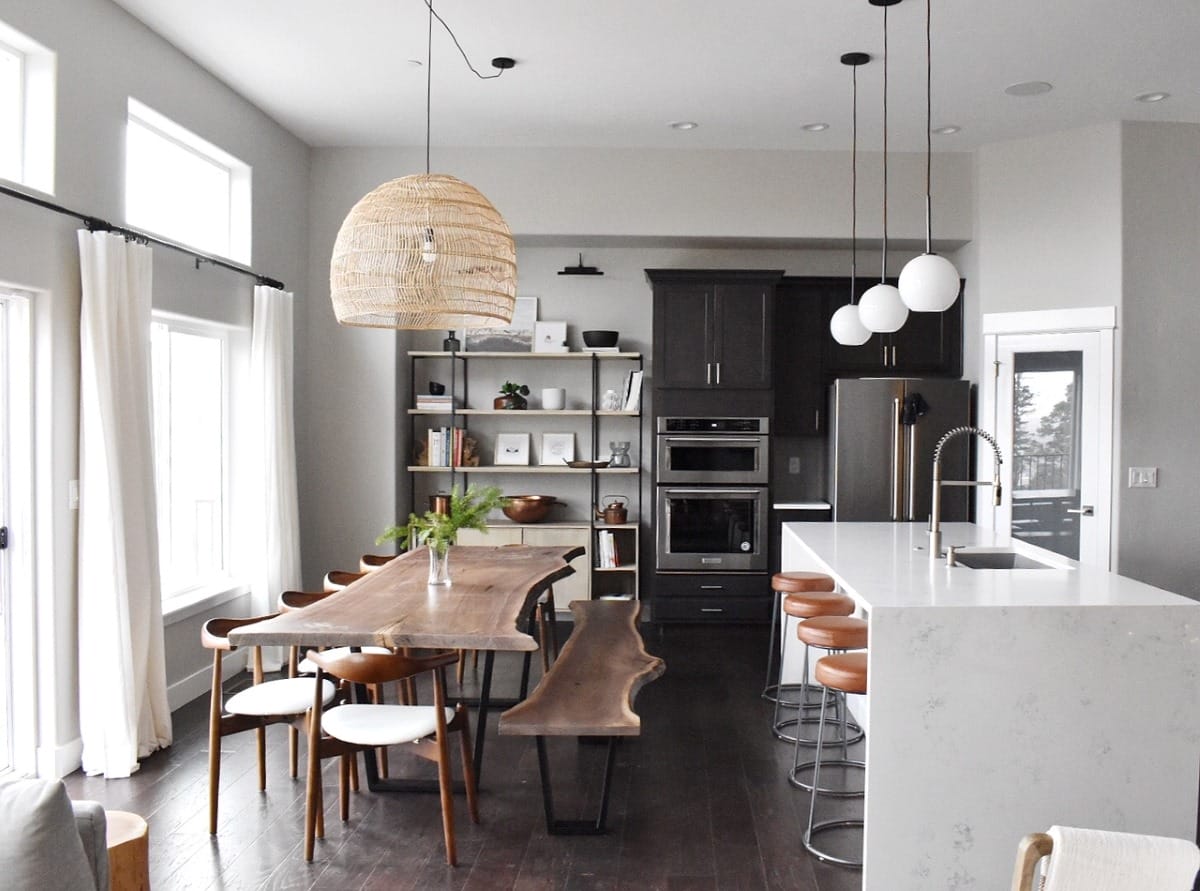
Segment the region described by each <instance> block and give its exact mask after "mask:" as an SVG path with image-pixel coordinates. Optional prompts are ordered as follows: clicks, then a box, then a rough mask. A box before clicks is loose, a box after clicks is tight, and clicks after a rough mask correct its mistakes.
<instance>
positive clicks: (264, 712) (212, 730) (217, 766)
mask: <svg viewBox="0 0 1200 891" xmlns="http://www.w3.org/2000/svg"><path fill="white" fill-rule="evenodd" d="M275 615H276V614H272V615H269V616H256V617H253V618H240V619H227V618H217V619H209V620H208V621H207V622H205V623H204V626H203V627H202V628H201V629H200V643H201V644H203V645H204V647H205V648H207V649H210V650H212V652H213V668H212V692H211V694H210V700H209V713H208V831H209V832H210V833H211V834H213V835H215V834H216V832H217V798H218V792H219V790H220V786H221V738H222V737H225V736H229V735H231V734H234V733H241V732H242V731H243V730H254V731H257V734H258V788H259V790H260V791H265V790H266V788H267V753H266V748H267V726H268V725H270V724H297V723H301V722H303V720H304V716H305V714H306V713H307V712H308V711H310V710H311V709H312V708H313V703H314V701H315V702H317V703H319V704H320V705H328V704H329V703H330V702H331V701H333V697H334V693H335V692H336V691H335V688H334V685H333V684H332V683H330V682H329V681H328V680H320V681H318V680H317V679H316V678H312V677H307V678H298V677H290V678H286V679H283V680H277V681H265V680H263V667H262V649H261V648H260V647H252V648H251V666H252V671H253V678H254V683H253V684H252V685H251V686H249V687H247V688H246V689H245V690H242V691H240V692H238V693H235V694H234V695H233V696H230V697H229V699H228V700H226V699H225V697H224V691H223V689H222V687H221V684H222V677H221V674H222V671H221V669H222V661H223V658H224V655H225V654H226V653H229V652H232V651H233V650H235V649H237V647H235V646H234V645H233V644H231V643H230V642H229V632H230V631H232V630H233V629H235V628H240V627H242V626H243V625H251V624H253V623H255V622H262V621H265V620H266V619H273V618H275ZM292 776H293V777H294V776H295V773H294V772H293V773H292Z"/></svg>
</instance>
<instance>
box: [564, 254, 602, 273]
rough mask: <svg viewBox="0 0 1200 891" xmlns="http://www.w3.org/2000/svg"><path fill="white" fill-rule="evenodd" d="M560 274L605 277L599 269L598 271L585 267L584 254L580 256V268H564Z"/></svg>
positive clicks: (594, 268)
mask: <svg viewBox="0 0 1200 891" xmlns="http://www.w3.org/2000/svg"><path fill="white" fill-rule="evenodd" d="M558 274H559V275H604V273H603V272H601V271H600V270H599V269H597V268H596V267H595V266H584V265H583V254H580V255H579V265H578V266H564V267H563V268H562V269H560V270H559V272H558Z"/></svg>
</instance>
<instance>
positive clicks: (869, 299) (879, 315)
mask: <svg viewBox="0 0 1200 891" xmlns="http://www.w3.org/2000/svg"><path fill="white" fill-rule="evenodd" d="M899 2H900V0H871V5H872V6H882V7H883V257H882V258H881V261H880V270H879V284H877V285H875V286H874V287H872V288H869V289H868V290H867V292H866V293H865V294H863V295H862V298H861V299H860V300H859V301H858V315H859V318H860V319H861V320H862V323H863V324H864V325H865V326H866V327H867V328H868V329H869V330H871V331H874V332H876V333H877V334H891V333H892V332H893V331H899V330H900V329H901V328H902V327H903V326H904V323H905V322H906V321H907V320H908V307H907V306H905V305H904V301H903V300H901V299H900V292H899V291H898V290H897V289H896V288H895V286H893V285H889V284H887V283H886V278H887V243H888V242H887V238H888V233H887V223H888V218H887V199H888V138H887V134H888V130H887V123H888V114H887V95H888V94H887V88H888V76H887V72H888V39H887V35H888V28H887V8H888V7H889V6H894V5H895V4H897V3H899Z"/></svg>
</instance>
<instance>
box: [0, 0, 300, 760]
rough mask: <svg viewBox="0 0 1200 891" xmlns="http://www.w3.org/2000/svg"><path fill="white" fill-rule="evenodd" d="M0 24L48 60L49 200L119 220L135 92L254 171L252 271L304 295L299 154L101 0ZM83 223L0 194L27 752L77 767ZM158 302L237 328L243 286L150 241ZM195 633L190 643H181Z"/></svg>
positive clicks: (20, 5)
mask: <svg viewBox="0 0 1200 891" xmlns="http://www.w3.org/2000/svg"><path fill="white" fill-rule="evenodd" d="M0 19H2V20H3V21H5V22H6V23H7V24H9V25H11V26H13V27H15V28H17V29H18V30H19V31H22V32H23V33H25V34H27V35H28V36H29V37H31V38H33V39H34V40H36V41H38V42H39V43H41V44H43V45H45V46H46V47H47V48H49V49H50V50H52V51H54V52H55V53H57V54H58V109H57V115H56V118H57V129H58V133H57V162H56V188H55V195H54V196H53V199H54V200H55V201H57V202H58V203H60V204H63V205H66V206H68V207H70V208H72V209H76V210H79V211H82V212H84V213H88V214H91V215H93V216H97V217H100V218H103V219H107V220H110V221H111V222H114V223H118V224H119V223H122V222H123V205H124V199H123V171H124V151H123V140H124V122H125V115H126V100H127V98H128V97H129V96H134V97H136V98H137V99H139V100H141V101H142V102H144V103H146V104H147V105H149V106H150V107H152V108H154V109H155V110H156V111H159V112H161V113H162V114H164V115H166V116H167V117H169V118H171V119H172V120H174V121H176V122H178V123H179V124H181V125H182V126H184V127H186V128H187V129H189V130H192V131H193V132H195V133H197V134H199V135H200V136H202V137H204V138H205V139H207V140H209V141H210V142H213V143H215V144H217V145H219V146H221V147H222V148H224V149H226V150H227V151H229V152H230V153H231V154H233V155H235V156H236V157H238V158H240V159H241V160H243V161H245V162H246V163H248V164H250V165H251V166H252V168H253V177H254V180H253V186H254V207H255V213H254V224H253V234H252V238H253V266H254V267H255V269H256V270H258V271H260V272H262V273H263V274H265V275H269V276H271V277H272V278H277V279H280V280H282V281H284V282H285V283H287V284H288V286H289V287H291V288H293V289H294V290H296V291H297V292H298V299H299V300H301V301H303V300H304V299H305V296H304V292H305V278H306V274H307V267H306V265H305V262H304V259H305V254H304V248H305V245H306V243H307V216H308V210H307V204H308V186H309V182H308V163H309V151H308V148H307V147H306V146H305V145H304V144H303V143H301V142H299V141H298V140H297V139H295V138H294V137H292V136H291V135H290V134H288V133H287V132H286V131H284V130H283V129H282V128H280V127H279V126H278V125H276V124H275V123H274V122H273V121H271V120H270V119H269V118H267V117H266V116H265V115H263V114H262V113H261V112H260V111H258V110H257V109H255V108H254V107H253V106H251V105H250V104H249V103H247V102H246V101H245V100H243V99H241V98H240V97H239V96H237V95H236V94H234V93H233V92H232V91H231V90H229V89H228V88H227V87H225V86H224V85H223V84H221V83H219V82H218V81H217V80H215V79H214V78H213V77H212V76H211V75H209V74H208V73H207V72H205V71H204V70H202V69H201V68H199V67H198V66H197V65H195V64H193V63H192V62H190V61H189V60H187V59H185V58H184V57H183V56H181V55H180V54H179V53H178V52H177V51H176V50H175V49H174V48H172V47H171V46H170V45H169V44H167V43H166V42H165V41H164V40H162V39H161V38H159V37H157V36H155V35H154V34H152V33H151V32H150V31H149V30H147V29H146V28H145V27H144V26H142V25H141V24H140V23H138V22H137V21H136V20H134V19H133V18H131V17H130V16H128V15H127V14H126V13H124V12H123V11H122V10H120V9H119V8H118V7H116V6H115V5H114V4H112V3H111V2H108V0H41V2H38V3H29V2H24V0H0ZM78 228H79V223H78V222H77V221H75V220H72V219H70V218H68V217H63V216H58V215H56V214H54V213H51V212H49V211H45V210H41V209H39V208H35V207H32V206H29V205H26V204H23V203H21V202H19V201H17V200H15V199H10V198H0V245H3V248H2V249H0V281H6V282H10V283H14V284H18V285H22V286H24V287H26V288H28V289H30V290H34V291H38V292H40V293H41V295H42V296H40V297H39V298H38V303H39V306H38V308H37V314H36V317H35V340H36V348H37V356H36V362H37V364H38V369H39V377H38V380H37V382H36V384H37V391H36V394H35V399H36V401H37V412H38V417H39V424H38V427H37V430H36V434H37V455H38V461H39V468H38V486H39V488H38V492H37V496H36V497H37V507H38V535H39V541H38V553H39V566H38V578H37V585H38V590H37V592H36V594H35V596H36V597H37V601H38V607H39V624H40V627H39V629H38V634H39V664H40V668H39V677H38V683H39V699H40V701H41V702H42V703H44V704H45V707H44V708H43V709H42V715H41V722H40V726H39V728H38V738H39V761H40V763H41V764H42V765H43V768H45V769H46V770H47V772H51V771H53V772H63V771H65V770H70V769H72V768H73V766H74V765H73V764H72V763H71V760H72V757H73V753H76V752H77V737H78V720H77V716H76V711H77V700H78V695H77V680H76V679H77V667H76V658H75V654H76V635H77V631H76V620H75V616H76V608H75V606H76V589H77V580H76V578H75V569H74V567H75V549H76V538H75V514H74V513H73V512H71V511H69V510H68V509H67V483H68V480H71V479H74V478H75V477H76V476H77V475H78V474H77V470H76V467H77V463H78V462H77V442H78V400H79V390H78V376H79V363H78V342H79V329H78V316H79V270H78V249H77V247H76V243H75V230H76V229H78ZM154 263H155V271H154V281H155V305H156V307H160V308H171V309H176V310H183V311H191V312H194V313H195V314H197V315H200V316H207V317H211V318H222V319H225V320H230V321H240V322H241V323H242V324H245V323H248V320H249V307H250V285H251V284H252V282H251V280H250V279H247V278H245V277H242V276H238V275H235V274H232V273H224V272H220V271H218V270H215V269H214V268H212V267H207V266H205V267H201V269H199V270H196V269H194V268H193V265H192V263H191V261H190V260H188V259H186V258H184V257H183V256H182V255H178V254H175V253H173V252H169V251H166V250H162V249H155V257H154ZM199 621H200V620H199V619H198V618H197V619H195V620H193V622H192V625H191V627H189V628H186V629H184V631H183V632H179V631H178V630H176V635H177V637H178V638H179V643H178V645H177V646H172V647H171V648H169V649H168V658H169V670H170V673H171V677H170V678H169V680H170V681H172V682H174V681H178V680H179V679H181V678H182V677H184V676H187V675H188V674H189V673H190V672H191V671H193V670H194V669H195V666H196V665H198V664H199V665H207V664H208V663H207V660H206V659H205V654H204V652H203V651H202V650H201V648H200V646H199V636H198V630H197V626H198V623H199ZM185 642H194V647H191V648H188V647H185Z"/></svg>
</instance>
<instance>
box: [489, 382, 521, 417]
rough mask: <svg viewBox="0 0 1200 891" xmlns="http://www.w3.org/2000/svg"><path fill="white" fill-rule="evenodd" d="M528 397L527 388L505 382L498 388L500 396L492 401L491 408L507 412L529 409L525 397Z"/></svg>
mask: <svg viewBox="0 0 1200 891" xmlns="http://www.w3.org/2000/svg"><path fill="white" fill-rule="evenodd" d="M528 395H529V387H527V386H525V385H524V384H514V383H513V382H512V381H505V382H504V384H503V386H501V387H500V395H499V396H497V397H496V398H495V399H493V400H492V408H501V409H506V410H509V411H518V410H521V409H525V408H529V400H527V399H526V398H525V397H526V396H528Z"/></svg>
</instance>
